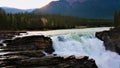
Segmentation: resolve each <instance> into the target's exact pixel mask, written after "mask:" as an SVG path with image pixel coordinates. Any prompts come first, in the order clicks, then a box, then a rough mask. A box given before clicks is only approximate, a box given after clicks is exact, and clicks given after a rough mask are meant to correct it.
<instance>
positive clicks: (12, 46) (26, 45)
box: [3, 35, 54, 53]
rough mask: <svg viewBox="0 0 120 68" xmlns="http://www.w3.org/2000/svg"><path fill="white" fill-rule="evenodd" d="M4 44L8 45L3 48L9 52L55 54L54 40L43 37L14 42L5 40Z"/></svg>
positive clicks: (30, 37) (21, 38) (15, 40)
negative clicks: (30, 51)
mask: <svg viewBox="0 0 120 68" xmlns="http://www.w3.org/2000/svg"><path fill="white" fill-rule="evenodd" d="M3 43H5V44H6V45H7V47H3V48H4V49H5V50H9V51H10V50H11V51H12V50H15V51H21V50H22V51H26V50H43V51H45V52H47V53H52V52H54V49H53V47H52V40H51V39H50V38H49V37H44V36H42V35H40V36H26V37H18V38H15V39H13V40H5V41H4V42H3Z"/></svg>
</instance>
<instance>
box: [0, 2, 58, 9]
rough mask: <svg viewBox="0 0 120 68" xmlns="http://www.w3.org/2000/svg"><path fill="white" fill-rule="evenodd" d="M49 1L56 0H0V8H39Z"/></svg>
mask: <svg viewBox="0 0 120 68" xmlns="http://www.w3.org/2000/svg"><path fill="white" fill-rule="evenodd" d="M51 1H57V0H0V7H12V8H19V9H33V8H41V7H43V6H45V5H47V4H48V3H50V2H51Z"/></svg>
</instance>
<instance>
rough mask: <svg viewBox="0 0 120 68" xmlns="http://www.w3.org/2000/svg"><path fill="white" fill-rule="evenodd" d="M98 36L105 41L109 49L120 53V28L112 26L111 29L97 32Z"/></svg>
mask: <svg viewBox="0 0 120 68" xmlns="http://www.w3.org/2000/svg"><path fill="white" fill-rule="evenodd" d="M96 37H98V38H99V39H101V40H102V41H104V44H105V47H106V49H107V50H111V51H114V52H117V53H118V54H120V28H119V27H117V28H112V29H110V30H109V31H103V32H97V33H96Z"/></svg>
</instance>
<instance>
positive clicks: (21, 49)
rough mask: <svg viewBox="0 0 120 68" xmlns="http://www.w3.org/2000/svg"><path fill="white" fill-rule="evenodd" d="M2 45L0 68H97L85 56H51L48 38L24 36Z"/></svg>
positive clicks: (50, 43) (50, 45)
mask: <svg viewBox="0 0 120 68" xmlns="http://www.w3.org/2000/svg"><path fill="white" fill-rule="evenodd" d="M3 43H5V44H6V46H0V48H1V49H2V50H0V52H1V53H0V68H35V67H38V68H98V67H97V65H96V64H95V61H94V60H93V59H89V57H87V56H82V57H81V56H80V57H77V58H76V57H75V56H68V57H60V56H57V55H53V54H52V52H54V49H53V47H52V40H51V39H50V38H49V37H44V36H41V35H40V36H26V37H19V38H15V39H11V40H5V41H3ZM2 53H4V54H2ZM46 54H47V55H46Z"/></svg>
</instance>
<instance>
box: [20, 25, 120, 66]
mask: <svg viewBox="0 0 120 68" xmlns="http://www.w3.org/2000/svg"><path fill="white" fill-rule="evenodd" d="M103 30H109V28H106V27H105V28H104V27H103V28H86V29H69V30H52V31H37V32H34V31H33V32H27V34H21V36H29V35H45V36H49V37H51V39H52V41H53V48H54V49H55V52H54V53H53V54H57V55H59V56H70V55H75V56H89V57H90V58H93V59H95V62H96V64H97V66H98V67H99V68H120V56H119V55H118V54H117V53H115V52H111V51H108V50H105V47H104V44H103V41H101V40H99V39H98V38H96V37H95V32H99V31H103Z"/></svg>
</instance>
